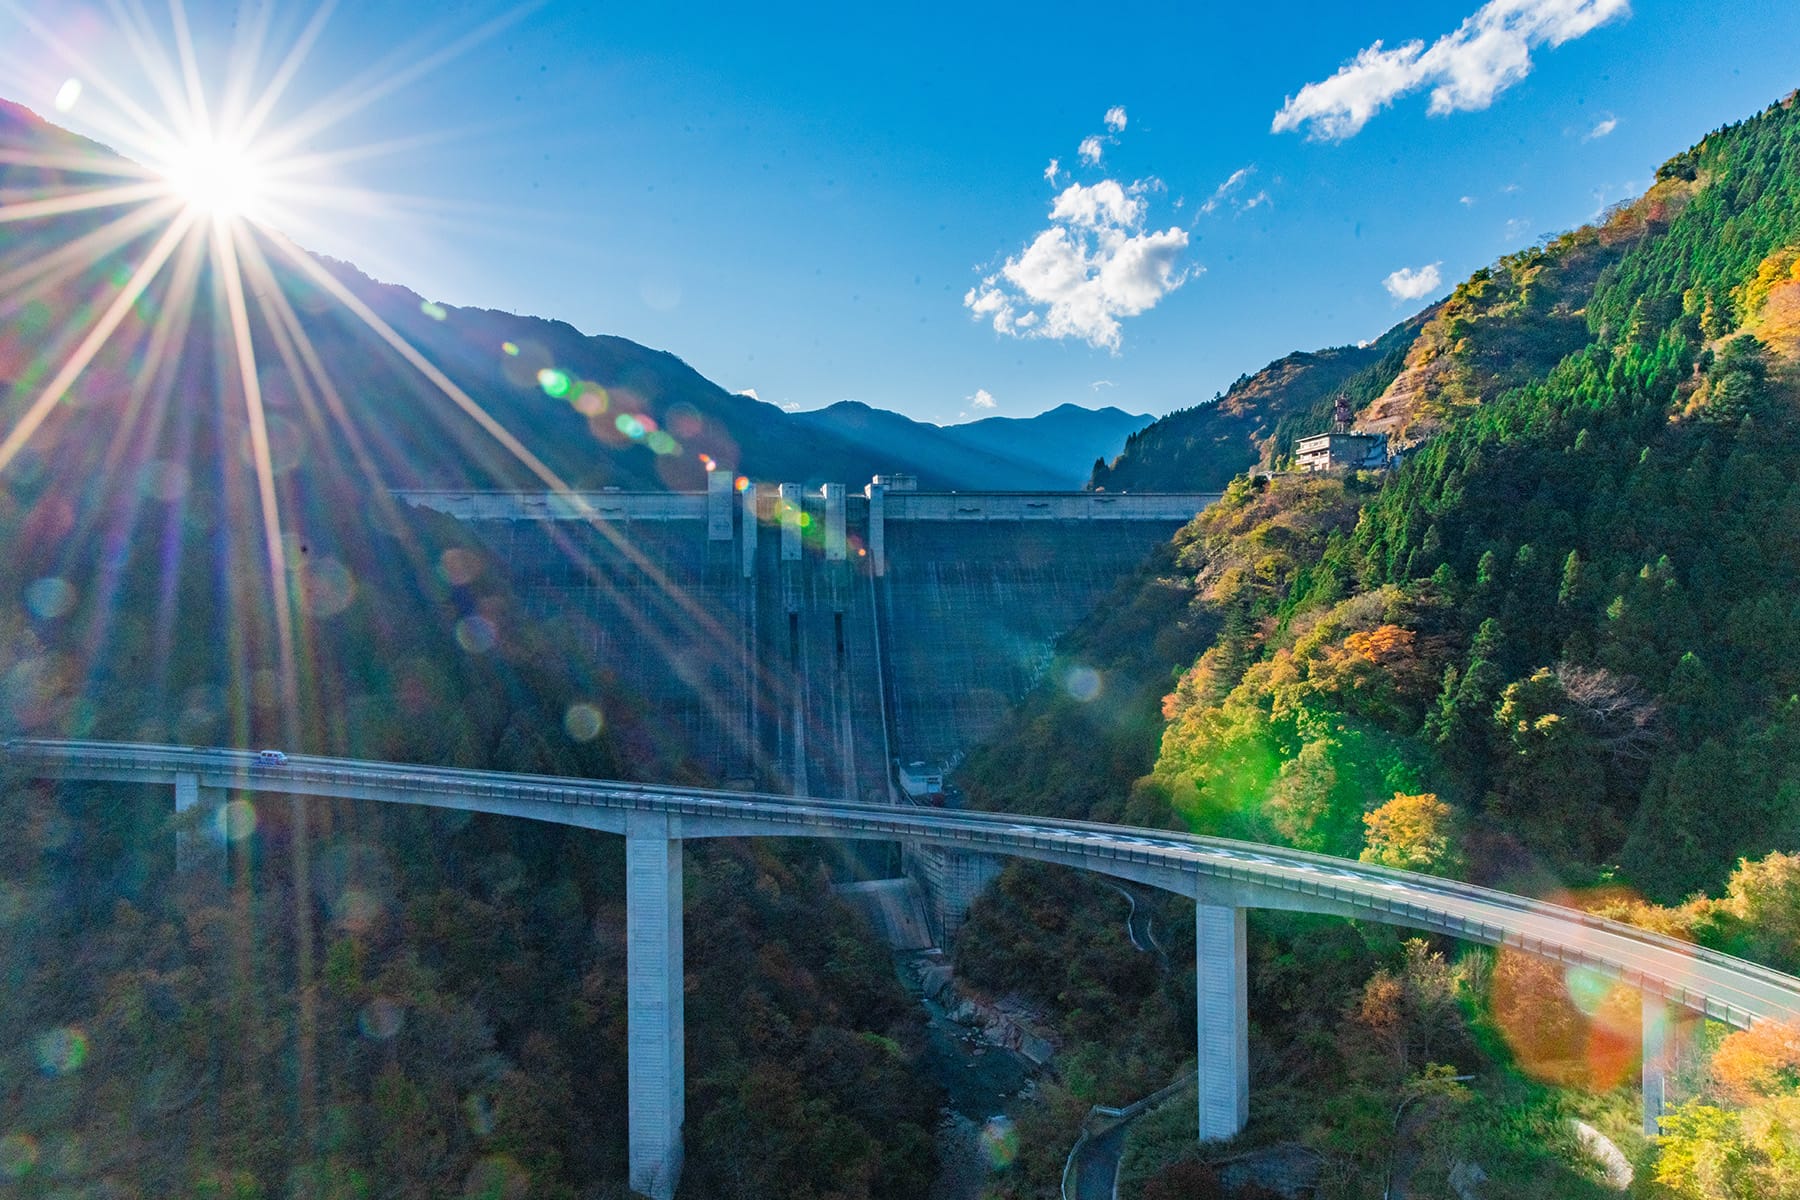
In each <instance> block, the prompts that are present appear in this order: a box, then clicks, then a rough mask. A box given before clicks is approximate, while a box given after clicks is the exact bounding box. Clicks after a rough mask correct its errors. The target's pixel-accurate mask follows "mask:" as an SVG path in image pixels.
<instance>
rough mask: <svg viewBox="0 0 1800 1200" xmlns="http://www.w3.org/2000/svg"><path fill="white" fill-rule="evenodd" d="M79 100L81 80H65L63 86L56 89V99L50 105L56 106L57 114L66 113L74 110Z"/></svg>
mask: <svg viewBox="0 0 1800 1200" xmlns="http://www.w3.org/2000/svg"><path fill="white" fill-rule="evenodd" d="M80 100H81V80H79V79H65V80H63V85H62V86H61V87H59V88H57V89H56V99H55V100H53V101H52V102H51V103H53V104H55V105H56V111H57V112H60V113H66V112H68V111H69V110H70V109H71V108H74V107H75V105H76V104H77V103H78V102H79V101H80Z"/></svg>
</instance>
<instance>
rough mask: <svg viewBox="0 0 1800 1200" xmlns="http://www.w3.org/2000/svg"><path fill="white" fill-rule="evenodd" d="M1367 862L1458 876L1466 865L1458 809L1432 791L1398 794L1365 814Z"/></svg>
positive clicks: (1362, 856) (1364, 857)
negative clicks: (1459, 840) (1458, 826)
mask: <svg viewBox="0 0 1800 1200" xmlns="http://www.w3.org/2000/svg"><path fill="white" fill-rule="evenodd" d="M1363 826H1364V828H1365V830H1366V833H1365V835H1364V845H1363V851H1362V853H1361V854H1359V855H1358V856H1357V857H1358V858H1360V859H1361V860H1362V861H1363V862H1366V863H1377V864H1379V865H1381V866H1384V867H1399V868H1401V869H1402V870H1407V871H1425V872H1428V873H1430V874H1433V875H1449V876H1454V875H1456V874H1457V873H1458V871H1459V870H1460V868H1461V865H1462V854H1461V851H1460V849H1459V848H1458V845H1457V836H1456V835H1457V819H1456V810H1455V809H1453V808H1451V807H1450V806H1449V805H1448V804H1445V803H1444V802H1443V801H1442V800H1439V799H1438V798H1437V796H1435V795H1434V794H1432V793H1431V792H1421V793H1418V794H1417V795H1407V794H1406V793H1404V792H1395V793H1394V798H1393V799H1392V800H1389V801H1388V802H1387V803H1386V804H1383V805H1382V806H1381V807H1380V808H1377V809H1375V810H1374V811H1372V812H1368V813H1365V814H1363Z"/></svg>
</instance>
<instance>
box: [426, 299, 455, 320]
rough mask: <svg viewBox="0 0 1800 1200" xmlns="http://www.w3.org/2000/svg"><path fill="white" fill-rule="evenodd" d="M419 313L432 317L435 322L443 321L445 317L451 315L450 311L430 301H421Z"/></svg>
mask: <svg viewBox="0 0 1800 1200" xmlns="http://www.w3.org/2000/svg"><path fill="white" fill-rule="evenodd" d="M419 311H420V312H422V313H424V314H425V315H426V316H428V317H430V318H431V319H432V320H434V321H441V320H443V319H444V318H445V317H447V316H449V315H450V313H449V310H447V309H446V308H445V307H444V306H443V305H441V304H436V303H433V302H432V301H430V300H421V301H419Z"/></svg>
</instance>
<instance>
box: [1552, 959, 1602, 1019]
mask: <svg viewBox="0 0 1800 1200" xmlns="http://www.w3.org/2000/svg"><path fill="white" fill-rule="evenodd" d="M1563 987H1564V989H1565V990H1566V991H1567V992H1568V993H1569V999H1570V1001H1571V1002H1573V1003H1574V1005H1575V1007H1576V1009H1577V1010H1578V1011H1579V1012H1580V1013H1581V1014H1582V1015H1583V1016H1586V1017H1592V1016H1595V1015H1597V1014H1598V1013H1599V1012H1600V1010H1601V1008H1602V1007H1604V1006H1605V1004H1606V999H1607V997H1608V996H1610V995H1612V990H1613V987H1614V984H1613V981H1612V980H1611V979H1608V978H1607V977H1606V976H1604V975H1602V974H1601V973H1600V972H1598V971H1595V970H1592V969H1590V968H1588V967H1570V968H1569V969H1568V970H1567V971H1565V972H1564V973H1563Z"/></svg>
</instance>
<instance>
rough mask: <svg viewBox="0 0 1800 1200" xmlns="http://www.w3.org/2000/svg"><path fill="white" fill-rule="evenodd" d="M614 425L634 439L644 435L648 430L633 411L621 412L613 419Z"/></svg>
mask: <svg viewBox="0 0 1800 1200" xmlns="http://www.w3.org/2000/svg"><path fill="white" fill-rule="evenodd" d="M613 426H614V427H615V428H616V429H618V431H619V432H620V433H622V434H624V435H625V436H626V437H628V438H630V439H632V440H633V441H636V440H638V439H639V438H641V437H643V436H644V434H645V432H646V430H645V429H644V422H643V421H642V420H640V419H639V418H638V417H636V416H634V415H633V414H631V413H620V414H619V415H618V417H616V418H615V419H614V420H613Z"/></svg>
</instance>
